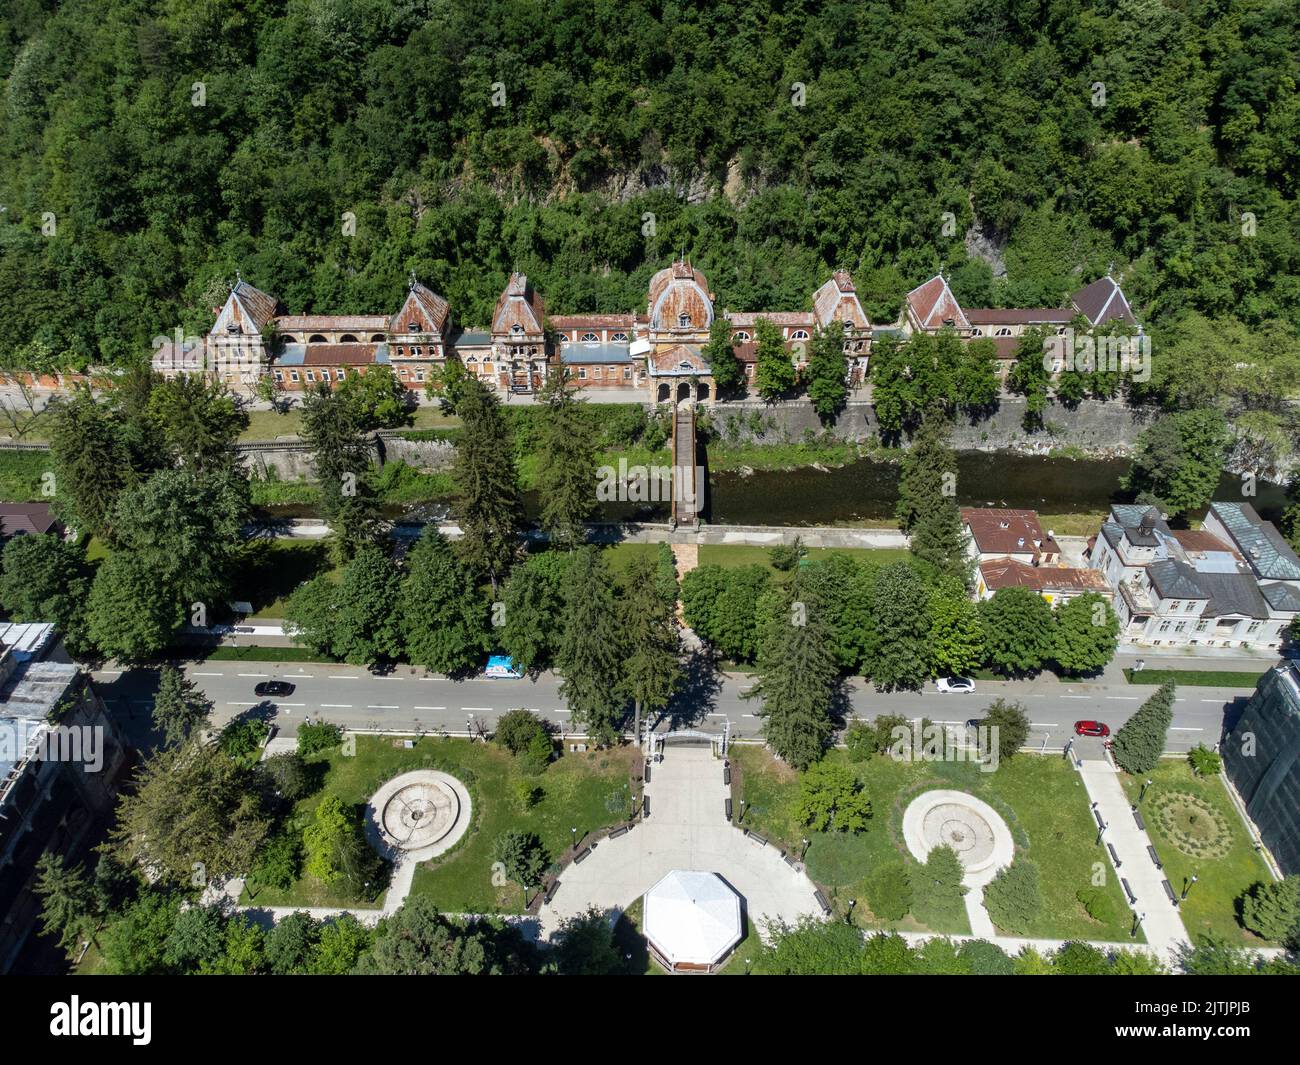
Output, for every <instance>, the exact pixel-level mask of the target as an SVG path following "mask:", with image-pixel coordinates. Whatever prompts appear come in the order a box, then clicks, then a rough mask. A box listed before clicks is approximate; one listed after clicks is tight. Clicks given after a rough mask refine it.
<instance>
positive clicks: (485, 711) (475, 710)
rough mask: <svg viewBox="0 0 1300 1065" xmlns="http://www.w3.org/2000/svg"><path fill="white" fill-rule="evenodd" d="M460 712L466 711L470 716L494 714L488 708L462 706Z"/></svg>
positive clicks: (490, 708)
mask: <svg viewBox="0 0 1300 1065" xmlns="http://www.w3.org/2000/svg"><path fill="white" fill-rule="evenodd" d="M461 709H462V710H467V711H469V712H470V713H472V714H491V713H494V711H493V709H492V707H490V706H462V707H461Z"/></svg>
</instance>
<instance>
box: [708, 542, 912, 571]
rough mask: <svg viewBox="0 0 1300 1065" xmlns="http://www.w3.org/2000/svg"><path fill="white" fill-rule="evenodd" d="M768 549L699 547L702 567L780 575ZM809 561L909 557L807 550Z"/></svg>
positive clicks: (895, 551) (898, 551) (901, 552)
mask: <svg viewBox="0 0 1300 1065" xmlns="http://www.w3.org/2000/svg"><path fill="white" fill-rule="evenodd" d="M770 550H771V548H770V547H759V546H756V545H752V544H703V545H701V547H700V565H701V566H708V565H713V566H728V567H737V566H763V567H765V568H767V569H769V570H771V571H772V572H773V573H778V572H779V571H778V570H777V569H776V567H775V566H773V565H772V563H771V561H770V560H769V558H768V552H769V551H770ZM807 551H808V556H807V557H808V558H809V559H820V558H825V557H826V556H827V555H848V556H849V557H850V558H852V559H854V560H855V561H858V562H875V563H879V564H880V565H887V564H888V563H890V562H903V561H906V560H907V559H908V557H909V555H908V552H907V549H906V548H905V547H810V548H808V549H807Z"/></svg>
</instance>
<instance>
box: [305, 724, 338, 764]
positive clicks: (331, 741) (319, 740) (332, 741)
mask: <svg viewBox="0 0 1300 1065" xmlns="http://www.w3.org/2000/svg"><path fill="white" fill-rule="evenodd" d="M342 742H343V730H342V729H341V728H339V727H338V725H331V724H330V723H329V722H328V721H307V722H305V723H303V724H301V725H299V726H298V753H299V754H301V755H302V756H303V757H306V756H307V755H310V754H317V753H318V752H320V751H328V750H331V749H332V748H334V747H337V746H338V745H339V744H341V743H342Z"/></svg>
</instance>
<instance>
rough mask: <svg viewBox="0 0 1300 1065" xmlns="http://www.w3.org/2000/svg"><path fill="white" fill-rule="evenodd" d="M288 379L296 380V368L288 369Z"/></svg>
mask: <svg viewBox="0 0 1300 1065" xmlns="http://www.w3.org/2000/svg"><path fill="white" fill-rule="evenodd" d="M289 380H290V381H296V380H298V371H297V370H290V371H289Z"/></svg>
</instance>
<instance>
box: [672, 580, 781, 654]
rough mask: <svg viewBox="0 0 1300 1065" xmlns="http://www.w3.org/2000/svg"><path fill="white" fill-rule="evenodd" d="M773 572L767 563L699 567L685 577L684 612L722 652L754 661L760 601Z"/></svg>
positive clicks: (692, 625)
mask: <svg viewBox="0 0 1300 1065" xmlns="http://www.w3.org/2000/svg"><path fill="white" fill-rule="evenodd" d="M769 582H770V574H769V573H768V571H767V569H766V568H765V567H763V566H741V567H737V568H727V567H723V566H716V565H704V566H698V567H696V568H695V569H693V570H691V571H690V572H689V573H687V574H686V575H685V576H684V577H683V578H682V611H683V613H684V615H685V618H686V624H687V625H689V626H690V627H691V628H692V629H694V630H695V632H696V633H697V634H698V635H699V636H700V637H701V638H702V639H705V640H707V641H708V642H709V643H710V644H711V645H712V646H713V647H714V649H715V650H716V651H717V652H718V654H720V655H722V656H723V657H725V658H730V659H732V660H734V661H738V662H751V661H753V659H754V656H755V655H756V654H757V653H758V600H759V597H760V596H761V595H762V594H763V592H764V591H766V590H767V587H768V584H769Z"/></svg>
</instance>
